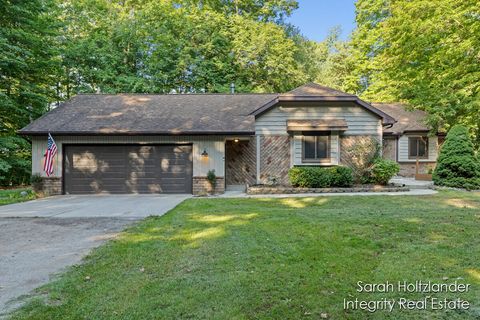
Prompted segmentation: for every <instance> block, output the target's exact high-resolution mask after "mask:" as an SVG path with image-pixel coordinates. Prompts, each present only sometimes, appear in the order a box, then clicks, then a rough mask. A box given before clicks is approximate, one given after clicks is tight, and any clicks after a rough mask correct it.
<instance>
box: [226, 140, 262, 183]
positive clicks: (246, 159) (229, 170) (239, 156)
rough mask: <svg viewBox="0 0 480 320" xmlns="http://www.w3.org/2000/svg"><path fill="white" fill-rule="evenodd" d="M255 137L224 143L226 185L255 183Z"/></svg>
mask: <svg viewBox="0 0 480 320" xmlns="http://www.w3.org/2000/svg"><path fill="white" fill-rule="evenodd" d="M255 150H256V143H255V137H251V138H250V140H248V141H242V140H240V141H238V142H234V141H227V142H226V144H225V182H226V185H244V184H249V185H252V184H255V183H256V175H257V171H256V170H257V166H256V153H255Z"/></svg>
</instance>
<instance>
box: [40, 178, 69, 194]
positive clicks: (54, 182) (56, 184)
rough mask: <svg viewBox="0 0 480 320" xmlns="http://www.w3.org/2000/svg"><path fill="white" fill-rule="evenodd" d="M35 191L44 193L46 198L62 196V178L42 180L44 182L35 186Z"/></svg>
mask: <svg viewBox="0 0 480 320" xmlns="http://www.w3.org/2000/svg"><path fill="white" fill-rule="evenodd" d="M33 190H34V191H35V192H37V193H42V194H43V195H45V196H54V195H59V194H62V178H58V177H55V178H53V177H50V178H46V177H44V178H42V182H41V183H38V184H34V185H33Z"/></svg>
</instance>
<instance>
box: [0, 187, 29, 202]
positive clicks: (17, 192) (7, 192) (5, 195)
mask: <svg viewBox="0 0 480 320" xmlns="http://www.w3.org/2000/svg"><path fill="white" fill-rule="evenodd" d="M22 191H25V192H27V195H26V196H22V195H21V193H22ZM33 199H35V193H34V192H33V191H32V189H30V188H17V189H0V206H2V205H6V204H12V203H17V202H23V201H28V200H33Z"/></svg>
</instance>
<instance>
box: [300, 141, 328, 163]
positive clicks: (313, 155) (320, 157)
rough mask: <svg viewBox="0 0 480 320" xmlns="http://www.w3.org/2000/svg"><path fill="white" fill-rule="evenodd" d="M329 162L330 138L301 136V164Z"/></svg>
mask: <svg viewBox="0 0 480 320" xmlns="http://www.w3.org/2000/svg"><path fill="white" fill-rule="evenodd" d="M328 161H330V136H329V135H326V134H325V135H308V136H303V162H328Z"/></svg>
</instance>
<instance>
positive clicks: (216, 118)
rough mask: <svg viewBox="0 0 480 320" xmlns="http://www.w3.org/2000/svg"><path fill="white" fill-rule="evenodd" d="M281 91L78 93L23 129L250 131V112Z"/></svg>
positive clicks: (38, 131)
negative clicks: (156, 93)
mask: <svg viewBox="0 0 480 320" xmlns="http://www.w3.org/2000/svg"><path fill="white" fill-rule="evenodd" d="M275 97H277V95H276V94H233V95H232V94H178V95H175V94H170V95H149V94H118V95H104V94H89V95H83V94H82V95H77V96H75V97H74V98H72V99H70V100H68V101H66V102H64V103H63V104H62V105H61V106H60V107H58V108H56V109H54V110H52V111H50V112H48V113H47V114H45V115H44V116H42V117H41V118H39V119H37V120H36V121H34V122H32V123H31V124H29V125H28V126H26V127H25V128H23V129H22V130H21V131H20V133H22V134H44V133H47V132H52V133H56V134H62V133H63V134H221V133H235V134H237V133H238V134H242V133H245V134H246V133H251V132H252V131H254V122H255V118H254V117H253V116H251V115H249V114H250V113H251V112H252V111H254V110H255V109H257V108H258V107H260V106H262V105H264V104H266V103H267V102H269V101H271V100H272V99H274V98H275Z"/></svg>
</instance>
